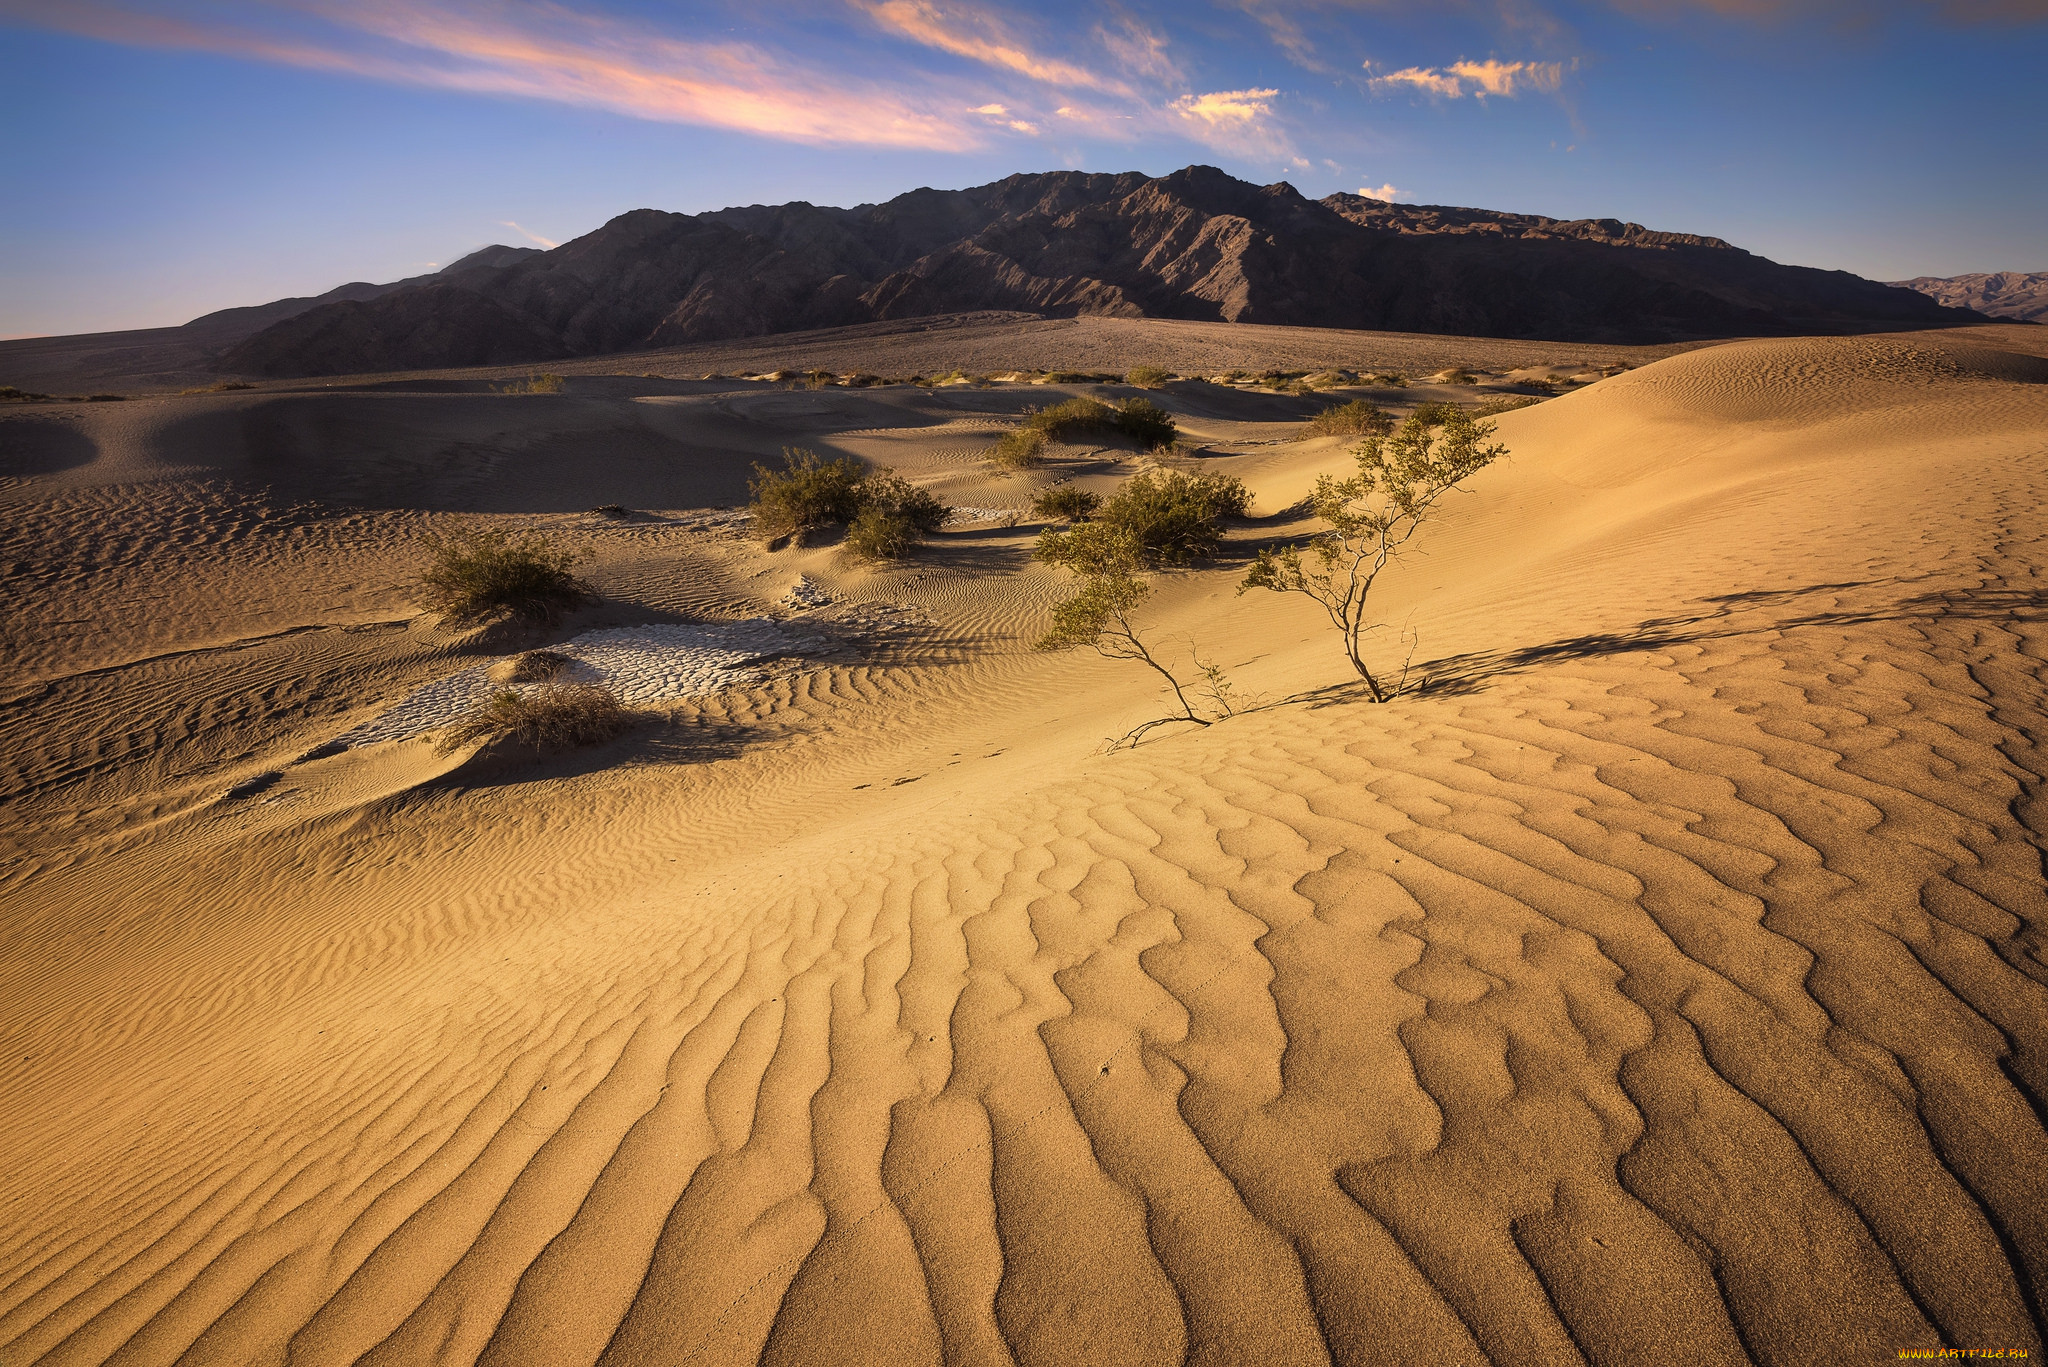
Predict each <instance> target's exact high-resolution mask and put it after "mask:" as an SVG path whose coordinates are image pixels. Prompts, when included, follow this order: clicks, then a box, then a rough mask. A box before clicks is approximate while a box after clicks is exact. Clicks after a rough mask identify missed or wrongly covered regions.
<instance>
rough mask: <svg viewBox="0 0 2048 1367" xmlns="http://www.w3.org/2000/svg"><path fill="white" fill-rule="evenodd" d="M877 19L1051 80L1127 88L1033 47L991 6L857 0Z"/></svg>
mask: <svg viewBox="0 0 2048 1367" xmlns="http://www.w3.org/2000/svg"><path fill="white" fill-rule="evenodd" d="M855 3H856V4H859V5H860V6H861V8H863V9H865V10H866V11H867V13H868V15H869V17H871V18H872V19H874V21H875V22H876V23H878V24H880V25H881V26H882V27H883V28H885V29H887V30H888V31H889V32H891V33H894V34H897V35H898V36H900V37H904V38H908V39H910V41H912V42H913V43H919V44H922V45H923V46H925V47H929V48H937V49H938V50H939V51H941V52H950V53H952V54H953V55H954V56H955V57H965V58H967V59H968V60H970V61H975V62H981V63H982V64H984V65H986V66H993V67H999V68H1001V69H1003V70H1006V71H1014V72H1016V73H1017V74H1018V75H1020V76H1027V77H1029V78H1030V79H1032V80H1034V81H1041V82H1044V83H1045V84H1047V85H1063V86H1078V87H1082V88H1084V89H1090V90H1122V89H1123V86H1122V85H1121V84H1120V83H1118V82H1114V81H1110V80H1107V79H1105V78H1103V77H1101V76H1098V75H1096V74H1095V73H1094V72H1092V71H1090V70H1088V69H1087V68H1086V67H1083V66H1077V65H1076V64H1074V63H1072V62H1063V61H1060V60H1059V59H1057V58H1053V57H1044V56H1040V55H1039V54H1037V53H1035V52H1033V51H1031V49H1030V48H1029V47H1027V46H1026V45H1025V43H1024V41H1023V40H1022V39H1021V38H1019V37H1017V36H1016V34H1014V33H1013V32H1012V31H1011V30H1010V28H1009V26H1008V25H1006V24H1004V23H1003V22H1002V21H1001V20H1000V19H998V18H996V16H995V15H993V14H991V13H989V12H988V11H987V10H983V9H977V8H973V7H970V6H966V5H960V4H953V5H947V6H944V7H941V6H939V5H937V4H933V3H931V2H930V0H866V3H863V0H855Z"/></svg>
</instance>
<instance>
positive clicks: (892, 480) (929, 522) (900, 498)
mask: <svg viewBox="0 0 2048 1367" xmlns="http://www.w3.org/2000/svg"><path fill="white" fill-rule="evenodd" d="M860 500H861V511H863V512H866V511H869V510H871V509H875V508H879V509H881V510H882V511H883V512H886V513H890V514H894V515H897V516H901V517H903V518H904V519H906V520H907V521H908V522H909V523H910V525H911V526H912V527H913V528H915V529H916V530H917V531H919V532H921V533H931V532H935V531H937V530H938V529H939V528H941V527H943V526H945V525H946V519H947V518H948V517H951V516H952V514H953V510H952V509H951V508H948V507H947V506H946V505H945V504H943V503H941V502H939V500H938V499H936V498H934V497H933V496H932V493H931V491H930V490H929V489H920V488H918V487H917V486H916V485H915V484H912V483H911V482H910V481H909V480H907V479H905V478H903V477H902V476H901V475H897V474H892V473H891V472H889V471H887V470H882V471H879V472H877V473H875V474H872V475H869V476H868V477H867V479H866V480H865V481H863V482H862V484H861V490H860Z"/></svg>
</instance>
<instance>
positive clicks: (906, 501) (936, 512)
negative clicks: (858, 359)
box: [748, 447, 952, 560]
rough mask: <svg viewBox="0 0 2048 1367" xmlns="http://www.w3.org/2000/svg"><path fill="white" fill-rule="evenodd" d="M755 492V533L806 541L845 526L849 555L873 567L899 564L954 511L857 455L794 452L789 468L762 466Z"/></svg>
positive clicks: (785, 464)
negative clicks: (835, 457) (887, 562)
mask: <svg viewBox="0 0 2048 1367" xmlns="http://www.w3.org/2000/svg"><path fill="white" fill-rule="evenodd" d="M754 473H755V476H756V477H755V478H754V479H753V480H752V481H751V482H750V483H749V485H748V487H749V488H750V489H751V490H752V491H753V494H754V501H753V503H752V504H751V505H749V508H748V511H749V512H751V513H752V514H753V517H754V534H755V535H756V536H758V537H760V538H761V539H763V540H765V541H775V540H779V539H781V538H783V537H791V538H794V539H796V540H797V541H799V542H801V541H802V540H803V539H804V537H806V536H807V535H808V534H809V533H811V532H813V531H817V530H819V529H821V528H824V527H831V526H844V527H846V529H847V532H846V548H847V550H848V551H850V552H851V553H852V554H854V555H857V556H859V557H861V558H862V559H866V560H896V559H900V558H902V557H903V556H905V555H908V554H910V553H911V552H912V551H913V550H915V549H916V547H917V544H918V542H920V541H922V540H923V539H924V538H925V537H926V536H928V535H930V534H931V533H933V532H935V531H937V530H938V529H939V528H940V527H941V526H942V525H944V523H945V521H946V518H947V517H948V516H949V515H950V514H951V513H952V509H950V508H948V507H947V506H946V505H945V504H943V503H941V502H939V500H938V499H937V498H935V497H933V496H932V494H931V492H930V491H929V490H926V489H920V488H918V487H917V486H916V485H914V484H912V483H911V482H910V481H909V480H906V479H904V478H903V477H901V476H900V475H896V474H894V473H892V472H890V471H888V470H873V469H870V468H869V467H868V466H866V465H863V464H862V463H861V462H860V461H857V460H855V459H853V458H852V457H851V456H842V457H840V458H839V459H838V460H830V461H828V460H820V459H819V458H818V455H817V453H816V452H814V451H806V450H804V449H802V448H801V447H794V448H790V449H788V450H785V451H784V452H783V453H782V468H781V469H779V470H776V469H771V468H769V467H768V466H765V465H756V466H755V467H754Z"/></svg>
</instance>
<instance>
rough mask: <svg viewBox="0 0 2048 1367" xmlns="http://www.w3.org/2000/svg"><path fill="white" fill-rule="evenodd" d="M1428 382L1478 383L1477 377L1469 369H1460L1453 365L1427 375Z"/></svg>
mask: <svg viewBox="0 0 2048 1367" xmlns="http://www.w3.org/2000/svg"><path fill="white" fill-rule="evenodd" d="M1429 382H1430V383H1431V384H1478V383H1479V379H1478V377H1477V376H1475V375H1474V374H1473V373H1472V372H1471V371H1469V370H1461V369H1458V368H1457V367H1455V366H1454V367H1452V368H1451V369H1449V370H1439V371H1438V372H1437V373H1436V374H1434V375H1432V376H1430V377H1429Z"/></svg>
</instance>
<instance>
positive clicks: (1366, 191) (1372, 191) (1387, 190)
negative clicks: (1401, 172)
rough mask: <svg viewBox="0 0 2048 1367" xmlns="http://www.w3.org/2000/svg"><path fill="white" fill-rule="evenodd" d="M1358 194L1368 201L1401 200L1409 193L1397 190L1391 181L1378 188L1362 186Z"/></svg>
mask: <svg viewBox="0 0 2048 1367" xmlns="http://www.w3.org/2000/svg"><path fill="white" fill-rule="evenodd" d="M1358 193H1359V194H1361V195H1364V196H1365V197H1366V198H1367V199H1399V198H1400V197H1401V196H1402V195H1404V194H1406V193H1407V191H1405V190H1396V189H1395V188H1394V185H1393V182H1392V181H1389V182H1387V183H1386V184H1385V185H1381V186H1378V187H1374V186H1371V185H1361V186H1359V187H1358Z"/></svg>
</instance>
